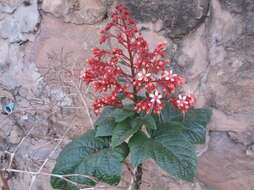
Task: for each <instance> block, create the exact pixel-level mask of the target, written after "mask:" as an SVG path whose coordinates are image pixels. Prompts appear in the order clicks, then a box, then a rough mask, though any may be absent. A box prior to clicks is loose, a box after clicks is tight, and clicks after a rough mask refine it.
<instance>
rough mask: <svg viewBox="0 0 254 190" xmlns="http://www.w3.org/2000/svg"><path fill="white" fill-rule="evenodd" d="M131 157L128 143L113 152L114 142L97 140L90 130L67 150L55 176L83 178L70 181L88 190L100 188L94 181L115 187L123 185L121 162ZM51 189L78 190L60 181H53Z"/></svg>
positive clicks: (102, 139)
mask: <svg viewBox="0 0 254 190" xmlns="http://www.w3.org/2000/svg"><path fill="white" fill-rule="evenodd" d="M127 155H128V146H127V144H126V143H123V144H121V145H120V146H117V147H115V148H111V147H110V138H107V137H104V138H101V137H100V138H96V137H95V131H94V130H90V131H88V132H87V133H86V134H84V135H82V136H81V137H80V138H78V139H75V140H73V141H72V142H71V143H69V144H68V145H66V146H65V148H64V149H63V151H62V152H61V153H60V155H59V156H58V158H57V161H56V165H55V168H54V169H53V171H52V173H53V174H59V175H67V174H80V175H79V176H72V177H67V179H68V180H71V181H73V182H76V183H78V184H85V185H88V186H94V185H95V184H96V182H95V181H94V179H93V178H96V180H98V181H103V182H105V183H108V184H111V185H115V184H118V183H119V181H120V176H121V162H122V161H123V160H124V159H125V158H126V156H127ZM82 175H83V176H82ZM84 175H85V176H84ZM88 176H91V177H92V178H90V177H88ZM51 185H52V187H53V188H56V189H64V190H77V189H78V188H77V187H75V186H74V185H73V184H72V183H70V182H67V181H65V180H63V179H61V178H57V177H51Z"/></svg>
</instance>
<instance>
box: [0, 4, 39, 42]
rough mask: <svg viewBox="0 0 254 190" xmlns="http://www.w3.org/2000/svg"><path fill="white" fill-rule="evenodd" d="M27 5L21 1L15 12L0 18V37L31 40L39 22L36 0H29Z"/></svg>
mask: <svg viewBox="0 0 254 190" xmlns="http://www.w3.org/2000/svg"><path fill="white" fill-rule="evenodd" d="M29 2H30V3H29V5H27V4H25V3H23V4H21V5H20V6H19V7H17V8H16V10H15V12H14V13H12V14H11V15H9V16H6V17H5V18H4V19H3V20H0V37H1V38H3V39H8V41H9V42H20V41H26V40H32V37H33V35H30V33H34V32H35V31H36V30H37V27H38V24H39V22H40V15H39V11H38V4H37V0H31V1H29Z"/></svg>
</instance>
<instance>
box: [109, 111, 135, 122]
mask: <svg viewBox="0 0 254 190" xmlns="http://www.w3.org/2000/svg"><path fill="white" fill-rule="evenodd" d="M134 114H135V113H134V112H132V111H129V110H125V109H121V108H116V109H115V110H114V112H113V117H114V118H115V121H116V122H117V123H118V122H121V121H124V120H125V119H127V118H129V117H131V116H133V115H134Z"/></svg>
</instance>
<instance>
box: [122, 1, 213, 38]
mask: <svg viewBox="0 0 254 190" xmlns="http://www.w3.org/2000/svg"><path fill="white" fill-rule="evenodd" d="M118 2H121V3H124V4H126V5H127V6H128V7H129V8H130V10H131V11H132V13H133V15H134V17H135V18H136V19H137V20H139V21H140V22H154V23H155V22H158V21H160V22H162V23H163V27H162V28H161V31H163V33H164V34H165V35H166V36H168V37H173V38H181V37H183V36H184V35H186V34H188V33H189V32H190V31H192V30H194V29H195V28H197V27H198V26H199V25H200V23H202V22H203V20H204V19H205V18H206V16H207V12H208V7H209V1H208V0H191V1H189V0H180V1H168V0H162V1H157V0H132V1H128V0H127V1H126V0H119V1H118Z"/></svg>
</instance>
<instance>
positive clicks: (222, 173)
mask: <svg viewBox="0 0 254 190" xmlns="http://www.w3.org/2000/svg"><path fill="white" fill-rule="evenodd" d="M244 152H245V146H243V145H240V144H236V143H234V142H233V141H232V140H231V139H230V138H229V137H228V136H227V134H226V133H222V132H212V134H211V141H210V143H209V149H208V151H207V152H206V153H205V154H204V155H203V156H202V157H201V159H200V161H199V170H198V174H199V175H198V178H199V179H200V180H201V181H202V182H203V183H205V184H206V185H207V186H208V187H209V188H210V189H216V190H226V189H235V190H241V189H246V190H252V189H253V187H254V181H253V180H252V179H253V176H254V162H253V158H250V157H247V156H246V155H245V153H244Z"/></svg>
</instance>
